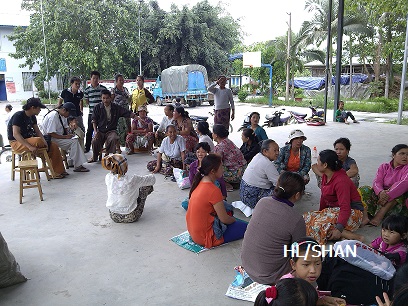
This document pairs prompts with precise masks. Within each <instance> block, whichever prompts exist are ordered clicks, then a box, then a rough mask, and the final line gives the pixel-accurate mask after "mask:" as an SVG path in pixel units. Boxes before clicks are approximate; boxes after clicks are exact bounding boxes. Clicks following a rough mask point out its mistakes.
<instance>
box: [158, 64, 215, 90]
mask: <svg viewBox="0 0 408 306" xmlns="http://www.w3.org/2000/svg"><path fill="white" fill-rule="evenodd" d="M161 81H162V88H163V92H165V93H174V94H177V93H182V92H187V91H204V92H207V87H208V76H207V69H205V67H204V66H201V65H197V64H192V65H184V66H172V67H170V68H167V69H164V70H163V71H162V73H161Z"/></svg>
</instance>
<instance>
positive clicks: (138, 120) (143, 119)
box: [126, 106, 154, 155]
mask: <svg viewBox="0 0 408 306" xmlns="http://www.w3.org/2000/svg"><path fill="white" fill-rule="evenodd" d="M137 110H138V112H137V117H135V118H134V119H133V121H132V130H131V133H129V134H128V135H127V136H126V154H128V155H131V154H133V153H134V152H135V146H134V143H135V141H136V144H137V145H138V146H139V147H142V148H146V147H147V150H148V152H150V151H151V150H152V149H153V143H154V132H153V124H154V122H153V120H152V119H151V118H149V117H147V113H148V111H147V107H146V106H139V108H138V109H137Z"/></svg>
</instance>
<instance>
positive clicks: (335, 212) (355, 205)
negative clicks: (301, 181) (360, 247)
mask: <svg viewBox="0 0 408 306" xmlns="http://www.w3.org/2000/svg"><path fill="white" fill-rule="evenodd" d="M317 170H319V171H320V172H321V173H323V176H322V185H321V191H322V194H321V197H320V209H319V211H312V212H307V213H304V214H303V218H304V219H305V222H306V233H307V236H310V237H313V238H314V239H315V240H316V241H317V242H319V243H320V244H326V242H327V240H340V239H341V238H344V239H352V240H360V241H362V240H363V238H364V237H363V236H361V235H357V234H355V233H352V232H354V231H356V230H357V229H358V228H359V227H360V225H361V222H362V220H363V209H364V208H363V203H362V202H361V197H360V194H359V192H358V190H357V187H356V186H355V185H354V184H353V182H352V181H351V180H350V178H349V177H348V176H347V173H346V171H344V169H343V168H342V162H341V161H340V160H339V158H338V156H337V154H336V152H335V151H333V150H323V151H321V152H320V153H319V157H318V158H317Z"/></svg>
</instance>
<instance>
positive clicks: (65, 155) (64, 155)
mask: <svg viewBox="0 0 408 306" xmlns="http://www.w3.org/2000/svg"><path fill="white" fill-rule="evenodd" d="M60 152H61V156H62V162H63V163H64V166H65V168H66V169H68V168H69V164H68V158H67V151H65V150H63V149H61V148H60Z"/></svg>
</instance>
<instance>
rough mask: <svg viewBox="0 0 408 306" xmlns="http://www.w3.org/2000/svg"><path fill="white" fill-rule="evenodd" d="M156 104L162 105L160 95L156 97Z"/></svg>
mask: <svg viewBox="0 0 408 306" xmlns="http://www.w3.org/2000/svg"><path fill="white" fill-rule="evenodd" d="M156 104H157V105H163V101H162V99H161V98H160V97H157V98H156Z"/></svg>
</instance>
